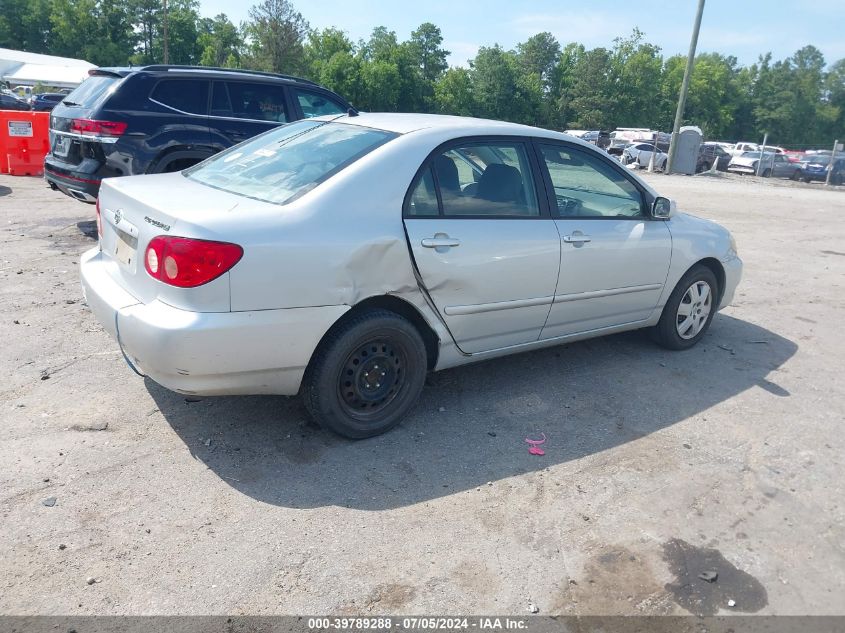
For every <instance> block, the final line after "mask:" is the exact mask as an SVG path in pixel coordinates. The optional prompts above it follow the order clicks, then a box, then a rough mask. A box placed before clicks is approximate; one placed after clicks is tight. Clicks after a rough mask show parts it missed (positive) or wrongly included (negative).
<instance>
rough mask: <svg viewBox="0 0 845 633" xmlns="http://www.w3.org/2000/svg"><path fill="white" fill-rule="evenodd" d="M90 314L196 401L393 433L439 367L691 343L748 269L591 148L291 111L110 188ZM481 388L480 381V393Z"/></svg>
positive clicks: (705, 227)
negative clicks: (298, 411)
mask: <svg viewBox="0 0 845 633" xmlns="http://www.w3.org/2000/svg"><path fill="white" fill-rule="evenodd" d="M97 214H98V215H97V219H98V226H99V232H100V239H99V245H98V246H97V247H96V248H94V249H92V250H90V251H89V252H87V253H86V254H85V255H84V257H83V258H82V261H81V274H82V284H83V289H84V292H85V295H86V298H87V302H88V305H89V306H90V307H91V309H92V310H93V312H94V313H95V315H96V316H97V318H98V319H99V320H100V322H101V323H102V324H103V326H104V327H105V328H106V329H107V330H108V331H109V332H110V333H111V335H112V336H113V337H114V338H115V340H116V341H117V343H118V345H119V346H120V349H121V350H122V351H123V353H124V356H125V358H126V360H127V362H128V363H129V364H130V365H131V366H132V367H133V368H134V369H135V370H136V371H137V372H138V373H141V374H144V375H147V376H149V377H150V378H152V379H153V380H155V381H156V382H158V383H160V384H162V385H164V386H165V387H168V388H170V389H173V390H175V391H178V392H180V393H184V394H198V395H221V394H284V395H294V394H301V396H302V397H303V399H304V402H305V405H306V407H307V408H308V409H309V411H310V412H311V413H312V415H313V416H314V418H315V419H316V420H317V421H318V422H320V423H321V424H323V425H324V426H326V427H328V428H330V429H333V430H334V431H336V432H338V433H340V434H342V435H345V436H348V437H353V438H362V437H368V436H371V435H375V434H378V433H382V432H384V431H386V430H387V429H389V428H391V427H392V426H394V425H396V424H398V423H399V422H400V421H401V420H402V419H403V417H404V416H405V415H406V414H407V413H408V411H409V410H410V409H411V407H413V405H414V403H415V401H416V400H417V398H418V396H419V394H420V392H421V390H422V388H423V383H424V379H425V375H426V372H427V371H436V370H440V369H445V368H448V367H455V366H457V365H462V364H465V363H471V362H475V361H478V360H485V359H489V358H493V357H497V356H504V355H507V354H513V353H516V352H522V351H526V350H532V349H538V348H542V347H547V346H550V345H558V344H561V343H567V342H570V341H575V340H579V339H585V338H589V337H594V336H600V335H604V334H610V333H614V332H621V331H624V330H633V329H637V328H647V329H648V330H649V331H650V332H651V334H652V336H653V337H654V339H655V340H656V341H657V342H658V343H660V344H661V345H663V346H665V347H668V348H671V349H676V350H682V349H686V348H688V347H691V346H692V345H695V344H696V343H697V342H698V341H699V340H701V338H702V337H703V336H704V335H705V333H706V331H707V329H708V326H709V325H710V323H711V321H712V319H713V315H714V314H715V312H716V311H717V310H718V309H720V308H722V307H724V306H726V305H728V304H729V303H730V302H731V300H732V298H733V295H734V291H735V289H736V287H737V284H738V283H739V279H740V275H741V269H742V263H741V261H740V259H739V258H738V257H737V254H736V248H735V245H734V242H733V239H732V238H731V236H730V234H729V233H728V232H727V231H726V230H725V229H723V228H722V227H720V226H718V225H716V224H713V223H711V222H707V221H705V220H701V219H698V218H695V217H692V216H689V215H685V214H682V213H678V212H677V211H676V210H675V205H674V203H672V202H671V201H669V200H668V199H666V198H663V197H660V196H659V195H658V194H657V192H655V191H654V190H653V189H652V188H651V187H649V186H648V185H647V184H646V183H645V182H643V181H642V180H640V179H639V178H637V176H636V175H635V174H632V173H631V172H630V171H629V170H627V169H625V168H624V167H622V166H621V165H620V164H619V163H618V162H616V161H614V160H613V159H612V158H610V157H608V156H607V155H606V154H604V153H603V152H601V151H599V150H597V149H596V148H595V147H594V146H591V145H589V144H587V143H584V142H582V141H580V140H578V139H575V138H572V137H569V136H566V135H564V134H559V133H556V132H551V131H548V130H542V129H537V128H532V127H526V126H520V125H515V124H510V123H502V122H496V121H486V120H479V119H467V118H459V117H445V116H433V115H406V114H361V115H358V116H354V113H353V115H352V116H349V115H343V116H342V117H335V118H332V119H329V118H318V119H310V120H307V121H299V122H296V123H291V124H289V125H286V126H283V127H280V128H277V129H274V130H272V131H270V132H267V133H265V134H263V135H261V136H258V137H256V138H254V139H251V140H249V141H246V142H244V143H242V144H240V145H238V146H235V147H233V148H231V149H229V150H226V151H224V152H222V153H220V154H218V155H216V156H214V157H213V158H211V159H209V160H207V161H205V162H204V163H201V164H200V165H197V166H195V167H192V168H190V169H188V170H186V171H183V172H181V173H175V174H161V175H152V176H135V177H129V178H111V179H108V180H105V181H103V185H102V188H101V190H100V198H99V200H98V204H97ZM482 388H483V387H482Z"/></svg>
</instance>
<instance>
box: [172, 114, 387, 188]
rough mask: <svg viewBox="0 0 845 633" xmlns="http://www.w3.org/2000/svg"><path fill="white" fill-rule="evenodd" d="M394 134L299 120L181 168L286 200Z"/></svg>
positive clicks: (211, 181) (202, 178) (218, 183)
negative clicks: (188, 166) (197, 163)
mask: <svg viewBox="0 0 845 633" xmlns="http://www.w3.org/2000/svg"><path fill="white" fill-rule="evenodd" d="M396 136H397V135H396V134H394V133H392V132H386V131H384V130H374V129H372V128H366V127H361V126H358V125H349V124H346V123H327V122H323V121H297V122H296V123H291V124H290V125H285V126H282V127H280V128H277V129H273V130H272V131H270V132H266V133H264V134H262V135H260V136H256V137H255V138H253V139H252V140H250V141H247V142H245V143H241V144H240V145H236V146H235V147H231V148H229V149H227V150H225V151H223V152H221V153H219V154H217V155H215V156H214V157H212V158H210V159H208V160H207V161H205V162H203V163H200V164H199V165H197V166H195V167H191V168H190V169H187V170H185V171H184V172H183V174H184V175H185V177H187V178H190V179H191V180H195V181H197V182H200V183H203V184H205V185H208V186H210V187H214V188H216V189H222V190H223V191H228V192H231V193H235V194H238V195H242V196H246V197H248V198H255V199H257V200H263V201H265V202H273V203H276V204H285V203H288V202H291V201H293V200H295V199H296V198H298V197H300V196H302V195H304V194H305V193H307V192H309V191H311V190H312V189H314V188H315V187H316V186H317V185H319V184H320V183H321V182H323V181H325V180H326V179H328V178H330V177H331V176H333V175H334V174H336V173H338V172H339V171H341V170H342V169H344V168H345V167H347V166H348V165H350V164H352V163H353V162H355V161H356V160H358V159H359V158H361V157H363V156H365V155H366V154H368V153H370V152H371V151H373V150H374V149H376V148H377V147H379V146H381V145H383V144H385V143H387V142H388V141H390V140H391V139H393V138H395V137H396Z"/></svg>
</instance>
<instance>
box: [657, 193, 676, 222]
mask: <svg viewBox="0 0 845 633" xmlns="http://www.w3.org/2000/svg"><path fill="white" fill-rule="evenodd" d="M675 210H676V206H675V201H674V200H670V199H669V198H664V197H662V196H658V197H657V198H655V199H654V203H653V204H652V205H651V217H653V218H655V219H657V220H668V219H669V218H671V217H672V216H673V215H675Z"/></svg>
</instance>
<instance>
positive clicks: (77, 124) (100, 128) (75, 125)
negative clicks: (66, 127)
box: [70, 119, 126, 136]
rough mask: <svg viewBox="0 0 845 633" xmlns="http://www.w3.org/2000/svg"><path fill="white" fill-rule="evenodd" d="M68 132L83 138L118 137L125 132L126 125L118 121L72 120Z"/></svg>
mask: <svg viewBox="0 0 845 633" xmlns="http://www.w3.org/2000/svg"><path fill="white" fill-rule="evenodd" d="M70 131H71V132H74V133H76V134H82V135H85V136H120V135H121V134H123V133H124V132H125V131H126V123H123V122H120V121H95V120H93V119H73V120H72V121H71V122H70Z"/></svg>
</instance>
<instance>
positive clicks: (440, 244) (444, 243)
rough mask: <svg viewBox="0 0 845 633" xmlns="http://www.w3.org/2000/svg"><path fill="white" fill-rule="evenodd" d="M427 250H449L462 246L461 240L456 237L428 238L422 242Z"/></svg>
mask: <svg viewBox="0 0 845 633" xmlns="http://www.w3.org/2000/svg"><path fill="white" fill-rule="evenodd" d="M420 244H422V245H423V246H424V247H425V248H449V247H452V246H460V245H461V240H459V239H456V238H454V237H439V236H438V237H426V238H423V240H422V241H421V242H420Z"/></svg>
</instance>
